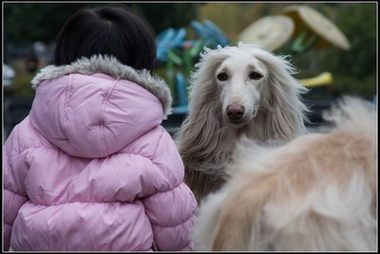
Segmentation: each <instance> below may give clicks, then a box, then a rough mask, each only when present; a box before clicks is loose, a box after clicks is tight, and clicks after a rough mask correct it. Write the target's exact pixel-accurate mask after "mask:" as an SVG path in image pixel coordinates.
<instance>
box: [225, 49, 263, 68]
mask: <svg viewBox="0 0 380 254" xmlns="http://www.w3.org/2000/svg"><path fill="white" fill-rule="evenodd" d="M220 67H221V68H224V69H231V68H233V69H240V70H244V69H247V68H250V69H255V70H258V71H266V66H265V64H264V63H263V62H262V61H261V60H259V59H258V58H256V57H255V55H254V54H249V53H247V52H241V51H235V52H233V53H232V54H228V56H227V57H226V58H225V59H224V61H223V62H222V64H221V65H220Z"/></svg>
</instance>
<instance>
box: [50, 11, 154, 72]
mask: <svg viewBox="0 0 380 254" xmlns="http://www.w3.org/2000/svg"><path fill="white" fill-rule="evenodd" d="M56 42H57V45H56V49H55V58H54V64H55V65H65V64H70V63H72V62H74V61H75V60H77V59H79V58H81V57H91V56H92V55H98V54H102V55H113V56H114V57H116V58H117V59H118V60H119V61H120V62H121V63H123V64H125V65H129V66H131V67H132V68H134V69H148V70H152V69H153V67H154V64H155V60H156V45H155V40H154V32H153V29H152V28H151V26H150V25H149V24H148V23H147V22H146V21H145V20H144V19H143V18H142V17H140V16H138V15H137V14H134V13H133V12H131V11H127V10H126V9H123V8H120V7H100V8H96V9H82V10H79V11H78V12H76V13H75V14H74V15H73V16H71V17H70V18H69V20H67V21H66V23H65V25H64V26H63V28H62V30H61V31H60V33H59V34H58V37H57V40H56Z"/></svg>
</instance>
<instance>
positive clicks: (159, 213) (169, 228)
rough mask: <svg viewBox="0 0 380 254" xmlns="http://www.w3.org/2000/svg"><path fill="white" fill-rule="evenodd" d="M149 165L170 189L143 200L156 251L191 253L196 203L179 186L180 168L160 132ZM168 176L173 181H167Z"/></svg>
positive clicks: (186, 189) (170, 143)
mask: <svg viewBox="0 0 380 254" xmlns="http://www.w3.org/2000/svg"><path fill="white" fill-rule="evenodd" d="M153 164H154V165H155V166H157V170H160V171H162V172H163V174H166V175H168V179H172V180H171V185H170V186H171V187H170V188H169V189H167V190H165V191H161V192H158V193H155V194H153V195H151V196H149V197H147V198H145V199H144V205H145V210H146V213H147V215H148V217H149V219H150V221H151V223H152V228H153V233H154V242H155V247H156V249H157V250H168V251H175V250H191V249H192V241H191V233H192V229H193V225H194V223H195V210H196V208H197V203H196V200H195V197H194V195H193V193H192V192H191V190H190V188H189V187H188V186H187V185H186V184H185V183H184V182H183V177H184V166H183V163H182V160H181V157H180V155H179V153H178V151H177V148H176V146H175V144H174V142H173V140H172V139H171V137H170V135H169V134H168V133H167V132H166V131H165V132H163V134H162V136H161V139H160V142H159V145H158V148H157V152H156V155H155V157H154V159H153ZM169 175H172V176H176V177H174V178H173V177H169Z"/></svg>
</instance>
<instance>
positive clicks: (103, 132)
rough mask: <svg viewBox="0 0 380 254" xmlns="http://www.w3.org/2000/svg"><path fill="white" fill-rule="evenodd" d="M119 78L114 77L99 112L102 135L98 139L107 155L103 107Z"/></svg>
mask: <svg viewBox="0 0 380 254" xmlns="http://www.w3.org/2000/svg"><path fill="white" fill-rule="evenodd" d="M119 80H120V79H116V80H115V82H114V83H113V85H112V88H111V89H110V90H109V92H108V94H107V95H106V96H105V98H104V101H103V103H102V113H101V116H100V117H101V127H102V135H103V137H100V140H102V144H103V148H104V154H103V155H104V156H107V154H108V152H107V150H108V149H107V146H106V141H105V136H106V135H105V129H106V128H105V126H106V123H105V122H106V120H105V108H106V103H107V102H108V100H109V98H110V97H111V95H112V93H113V90H114V89H115V87H116V84H117V83H118V82H119Z"/></svg>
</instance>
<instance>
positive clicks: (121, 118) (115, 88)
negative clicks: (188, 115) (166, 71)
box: [30, 55, 172, 158]
mask: <svg viewBox="0 0 380 254" xmlns="http://www.w3.org/2000/svg"><path fill="white" fill-rule="evenodd" d="M32 85H33V86H34V87H35V88H36V89H37V90H36V95H35V98H34V101H33V105H32V108H31V111H30V120H31V124H32V126H33V127H34V128H35V129H36V130H37V131H38V132H39V133H40V134H41V135H42V136H43V137H44V138H46V139H47V140H48V141H49V142H51V143H53V144H54V145H55V146H57V147H59V148H60V149H61V150H63V151H65V152H66V153H68V154H70V155H72V156H77V157H85V158H102V157H106V156H108V155H110V154H112V153H115V152H117V151H119V150H121V149H122V148H123V147H125V146H127V145H128V144H130V143H131V142H133V141H134V140H136V139H137V138H139V137H140V136H141V135H143V134H144V133H146V132H147V131H149V130H151V129H152V128H154V127H156V126H158V125H160V124H161V122H162V120H163V119H166V117H167V115H168V114H170V113H171V103H172V98H171V94H170V90H169V88H168V86H167V84H166V82H165V81H164V80H162V79H160V78H158V77H154V76H152V75H151V74H150V72H149V71H147V70H141V71H137V70H135V69H133V68H131V67H129V66H126V65H123V64H121V63H120V62H118V60H117V59H116V58H115V57H112V56H101V55H99V56H93V57H91V58H81V59H79V60H77V61H75V62H73V63H72V64H70V65H63V66H54V65H50V66H46V67H45V68H43V69H41V71H40V72H39V73H38V74H37V75H36V76H35V77H34V79H33V80H32Z"/></svg>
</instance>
